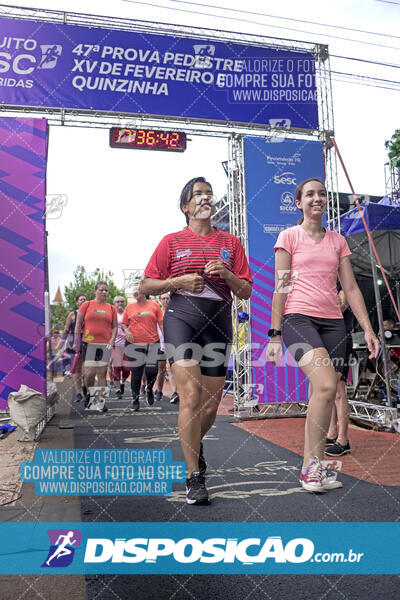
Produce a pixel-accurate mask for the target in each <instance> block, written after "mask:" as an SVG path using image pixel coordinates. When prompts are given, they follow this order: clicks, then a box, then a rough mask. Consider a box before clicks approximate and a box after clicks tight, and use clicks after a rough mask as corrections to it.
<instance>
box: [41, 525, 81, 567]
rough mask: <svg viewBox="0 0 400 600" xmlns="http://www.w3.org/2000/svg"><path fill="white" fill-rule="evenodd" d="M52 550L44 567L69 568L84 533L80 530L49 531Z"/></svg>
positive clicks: (50, 549)
mask: <svg viewBox="0 0 400 600" xmlns="http://www.w3.org/2000/svg"><path fill="white" fill-rule="evenodd" d="M47 535H48V536H49V539H50V548H49V553H48V555H47V558H46V560H45V561H44V563H43V564H42V567H68V565H70V564H71V563H72V561H73V558H74V553H75V548H79V547H80V545H81V541H82V532H81V531H80V530H79V529H48V530H47Z"/></svg>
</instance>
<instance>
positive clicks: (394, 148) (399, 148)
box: [385, 129, 400, 166]
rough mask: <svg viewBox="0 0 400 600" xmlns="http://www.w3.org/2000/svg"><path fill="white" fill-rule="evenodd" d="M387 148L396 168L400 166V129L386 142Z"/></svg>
mask: <svg viewBox="0 0 400 600" xmlns="http://www.w3.org/2000/svg"><path fill="white" fill-rule="evenodd" d="M385 148H386V149H387V151H388V156H389V158H390V160H391V162H392V163H393V164H394V165H395V166H400V129H396V131H395V132H394V134H393V135H392V137H391V138H390V140H386V142H385Z"/></svg>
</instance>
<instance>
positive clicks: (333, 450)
mask: <svg viewBox="0 0 400 600" xmlns="http://www.w3.org/2000/svg"><path fill="white" fill-rule="evenodd" d="M325 454H326V455H327V456H343V455H344V454H351V449H350V444H349V442H347V444H346V445H345V446H342V444H339V442H335V443H334V444H333V445H332V446H329V448H326V450H325Z"/></svg>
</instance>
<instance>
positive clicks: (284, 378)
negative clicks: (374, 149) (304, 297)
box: [244, 137, 324, 403]
mask: <svg viewBox="0 0 400 600" xmlns="http://www.w3.org/2000/svg"><path fill="white" fill-rule="evenodd" d="M244 156H245V169H246V202H247V207H246V208H247V223H248V238H249V260H250V267H251V270H252V275H253V279H254V285H253V293H252V297H251V301H250V306H251V323H250V326H251V341H252V381H253V384H254V393H253V400H255V401H256V402H257V403H263V402H304V401H306V400H307V385H306V378H305V376H304V374H303V372H302V371H301V370H300V369H299V368H298V367H297V366H296V363H295V361H294V359H293V358H292V356H291V355H290V354H289V353H288V351H287V350H286V348H285V349H284V350H285V360H284V361H283V362H282V364H281V365H280V366H278V367H275V366H274V365H272V364H271V363H268V362H266V346H267V344H268V335H267V334H268V329H269V328H270V326H271V308H272V297H273V291H274V287H275V255H274V249H273V247H274V244H275V241H276V239H277V237H278V235H279V233H280V232H281V231H283V230H284V229H286V228H287V227H292V226H293V225H295V224H296V223H297V220H298V219H299V217H300V213H299V211H298V210H297V208H296V205H295V199H294V191H295V189H296V186H297V185H298V184H299V183H300V182H301V181H303V180H304V179H308V178H309V177H318V178H319V179H323V178H324V159H323V149H322V144H321V143H320V142H314V141H313V142H309V141H297V140H282V139H280V140H276V139H275V140H274V139H273V141H272V142H271V141H266V140H265V139H261V138H258V137H246V138H245V143H244Z"/></svg>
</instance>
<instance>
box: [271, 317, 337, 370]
mask: <svg viewBox="0 0 400 600" xmlns="http://www.w3.org/2000/svg"><path fill="white" fill-rule="evenodd" d="M282 339H283V341H284V343H285V346H286V347H287V349H288V350H289V352H290V354H291V355H292V356H293V357H294V359H295V360H296V361H297V362H298V361H299V360H301V358H302V357H303V355H304V354H305V353H306V352H308V351H309V350H312V349H314V348H326V350H327V351H328V354H329V356H330V358H331V361H332V365H333V367H334V369H335V371H337V372H338V373H341V374H342V378H343V374H344V371H345V366H346V365H345V349H346V327H345V324H344V320H343V319H323V318H320V317H311V316H309V315H301V314H299V313H290V314H288V315H284V317H283V319H282Z"/></svg>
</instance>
